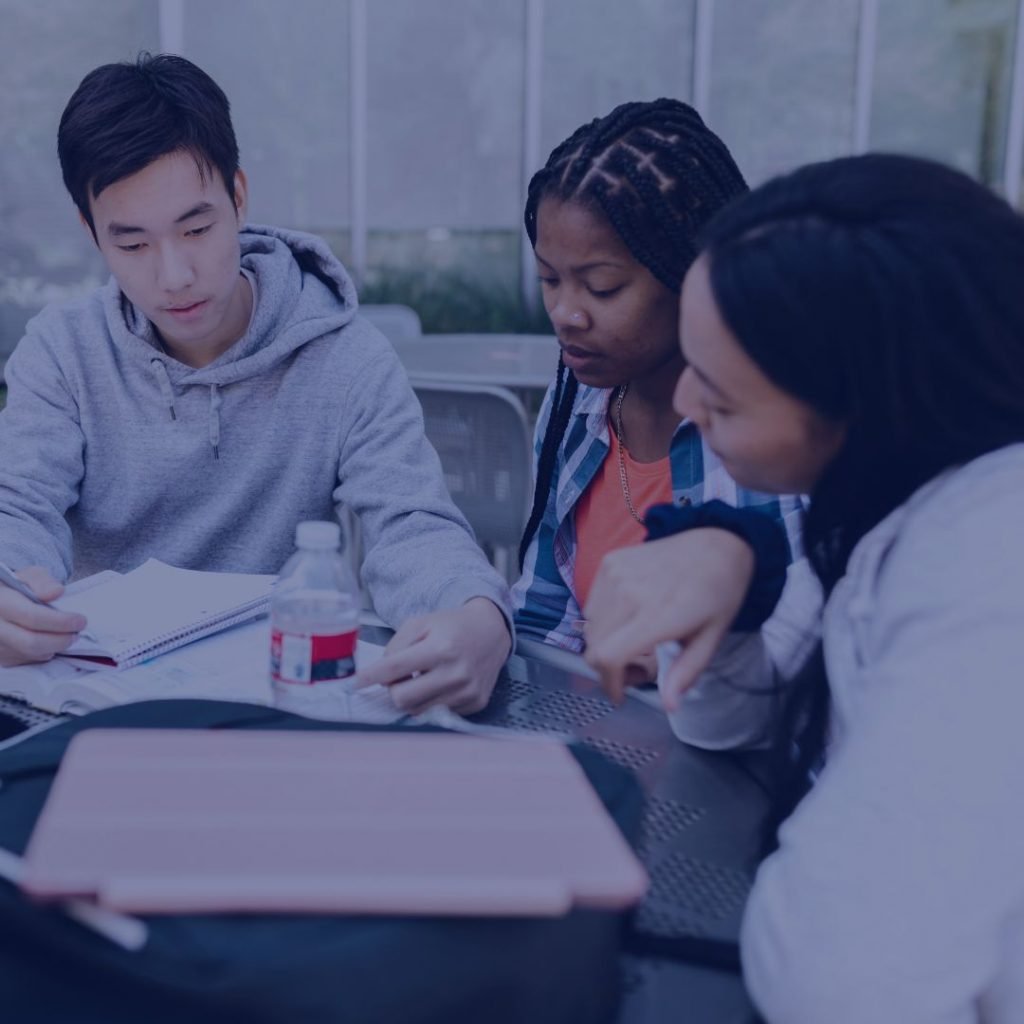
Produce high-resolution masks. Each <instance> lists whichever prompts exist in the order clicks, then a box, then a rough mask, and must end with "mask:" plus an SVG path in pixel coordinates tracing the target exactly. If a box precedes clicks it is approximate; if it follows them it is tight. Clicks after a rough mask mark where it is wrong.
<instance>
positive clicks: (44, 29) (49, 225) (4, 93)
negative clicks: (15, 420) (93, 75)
mask: <svg viewBox="0 0 1024 1024" xmlns="http://www.w3.org/2000/svg"><path fill="white" fill-rule="evenodd" d="M0 25H2V26H3V27H2V30H0V138H2V139H3V145H2V146H0V223H2V224H3V231H0V366H2V364H3V362H4V359H5V358H6V356H7V354H8V353H9V352H10V351H11V349H12V348H14V346H15V344H17V342H18V339H19V338H20V337H21V335H22V333H23V332H24V328H25V324H26V322H27V321H28V320H29V319H30V318H31V317H33V316H34V315H35V314H36V313H38V312H39V310H40V309H41V308H42V307H43V306H44V305H46V303H47V302H50V301H51V300H53V299H60V298H65V297H71V296H73V295H76V294H82V293H84V292H86V291H88V290H89V289H90V288H92V287H95V286H96V285H97V284H99V283H101V282H102V281H104V280H105V279H106V270H105V268H104V266H103V261H102V260H101V259H100V258H99V256H98V255H97V254H96V251H95V248H94V246H93V243H92V241H91V240H90V238H89V237H88V236H87V235H86V233H85V232H84V231H83V230H82V227H81V225H80V224H79V222H78V213H77V211H76V210H75V207H74V204H73V203H72V202H71V198H70V196H69V195H68V194H67V191H66V190H65V188H64V183H63V181H62V180H61V175H60V166H59V164H58V163H57V125H58V123H59V121H60V115H61V112H62V111H63V110H64V106H65V104H66V103H67V101H68V100H69V99H70V97H71V94H72V92H74V90H75V88H76V87H77V86H78V83H79V82H80V81H81V80H82V78H83V77H84V76H85V75H86V74H87V73H88V72H89V71H91V70H92V69H93V68H94V67H96V66H98V65H100V64H105V63H107V62H109V61H118V60H125V59H130V58H132V57H134V56H135V54H136V53H137V52H138V51H139V50H140V49H143V48H149V49H152V50H155V49H157V46H158V41H159V39H158V36H159V31H158V22H157V9H156V4H155V3H152V4H150V3H144V4H140V3H137V2H136V0H48V2H47V3H4V4H3V5H2V10H0ZM42 54H45V59H41V58H40V55H42Z"/></svg>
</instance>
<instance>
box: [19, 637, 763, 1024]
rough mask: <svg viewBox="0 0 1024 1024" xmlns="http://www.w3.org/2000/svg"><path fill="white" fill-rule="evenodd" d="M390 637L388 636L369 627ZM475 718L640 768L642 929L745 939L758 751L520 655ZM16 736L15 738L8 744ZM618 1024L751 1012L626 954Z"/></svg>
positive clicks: (677, 967)
mask: <svg viewBox="0 0 1024 1024" xmlns="http://www.w3.org/2000/svg"><path fill="white" fill-rule="evenodd" d="M362 635H363V636H364V637H365V638H366V639H368V640H370V641H373V642H377V643H380V642H383V641H384V640H386V638H387V633H386V632H385V631H383V630H381V629H379V628H376V627H364V629H363V633H362ZM0 714H5V715H7V716H10V717H12V718H16V719H18V720H19V721H21V722H22V723H24V728H25V729H31V728H33V727H38V726H39V725H41V724H43V723H47V722H55V721H57V719H56V718H55V717H54V716H52V715H49V714H47V713H46V712H41V711H36V710H35V709H32V708H29V707H28V706H26V705H25V704H23V703H21V702H17V701H12V700H9V699H7V698H3V697H0ZM474 720H476V721H480V722H485V723H488V724H493V725H502V726H506V727H509V728H515V729H522V730H528V731H530V730H538V731H541V730H543V731H558V732H561V733H568V734H571V735H572V736H573V737H574V738H575V739H577V740H579V741H581V742H582V743H584V744H586V745H587V746H590V747H592V748H593V749H595V750H598V751H600V752H601V753H602V754H604V755H606V756H607V757H608V758H610V759H611V760H612V761H615V762H617V763H618V764H621V765H623V766H624V767H626V768H628V769H630V770H631V771H632V772H634V773H635V775H636V777H637V779H638V780H639V782H640V784H641V786H642V788H643V790H644V792H645V794H646V796H647V807H646V814H645V818H644V822H643V829H642V834H641V842H640V850H639V852H640V856H641V859H642V860H643V862H644V864H645V866H646V867H647V870H648V872H649V874H650V878H651V886H650V889H649V891H648V894H647V896H646V898H645V900H644V902H643V903H642V904H641V906H640V908H639V910H638V912H637V924H638V926H639V927H640V928H641V929H643V930H644V931H646V932H649V933H654V934H657V935H663V936H668V937H672V936H708V937H712V938H721V939H735V938H736V936H737V934H738V931H739V924H740V919H741V916H742V912H743V906H744V903H745V901H746V898H747V893H748V891H749V888H750V884H751V881H752V865H753V862H754V851H755V849H756V842H757V829H758V825H759V822H760V818H761V815H762V812H763V810H764V807H765V804H766V797H765V793H764V790H763V784H762V782H761V779H760V777H759V771H761V769H762V768H763V764H762V763H761V761H760V759H759V758H758V757H757V756H756V755H750V754H747V755H742V754H735V753H710V752H707V751H698V750H694V749H693V748H690V747H687V746H685V745H684V744H682V743H680V742H679V741H678V740H677V739H676V738H675V736H673V734H672V732H671V730H670V729H669V726H668V723H667V721H666V719H665V716H664V715H663V714H662V713H661V712H660V710H658V709H657V708H656V707H652V706H651V705H649V704H647V703H644V702H642V701H640V700H635V699H627V700H626V701H625V702H624V704H623V705H622V706H621V707H618V708H615V707H613V706H612V705H611V704H610V703H609V702H608V701H607V700H605V699H604V697H603V696H602V695H601V693H600V691H599V690H598V689H597V686H596V684H595V683H594V682H592V681H591V680H589V679H586V678H583V677H582V676H577V675H574V674H572V673H571V672H568V671H564V670H563V669H560V668H556V667H553V666H551V665H548V664H545V663H542V662H539V661H536V660H533V659H529V658H523V657H520V656H518V655H517V656H514V657H512V658H511V659H510V660H509V663H508V666H507V667H506V668H505V669H504V670H503V672H502V675H501V678H500V679H499V681H498V685H497V687H496V689H495V694H494V697H493V699H492V700H491V703H490V705H489V706H488V708H487V709H486V711H484V712H483V713H481V714H480V715H477V716H474ZM6 742H7V743H11V742H17V740H16V739H9V740H7V741H6ZM621 969H622V972H623V974H622V980H623V993H624V998H623V1005H622V1009H621V1012H620V1015H619V1018H618V1020H619V1024H662V1022H665V1024H668V1022H672V1024H749V1021H750V1020H751V1019H752V1015H753V1011H752V1008H751V1005H750V1002H749V1000H748V999H747V996H746V994H745V992H744V989H743V985H742V982H741V981H740V979H739V978H738V977H736V976H734V975H730V974H726V973H722V972H718V971H714V970H710V969H703V968H698V967H691V966H687V965H684V964H679V963H675V962H670V961H661V960H654V959H647V958H638V957H629V956H624V957H623V958H622V961H621Z"/></svg>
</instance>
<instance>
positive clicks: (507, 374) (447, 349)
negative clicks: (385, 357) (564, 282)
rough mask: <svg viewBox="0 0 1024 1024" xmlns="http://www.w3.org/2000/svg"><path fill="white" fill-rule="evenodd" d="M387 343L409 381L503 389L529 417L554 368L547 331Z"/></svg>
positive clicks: (555, 347) (534, 412)
mask: <svg viewBox="0 0 1024 1024" xmlns="http://www.w3.org/2000/svg"><path fill="white" fill-rule="evenodd" d="M392 344H393V345H394V347H395V351H396V352H397V353H398V357H399V359H401V360H402V365H403V366H404V367H405V369H406V372H407V373H408V374H409V376H410V377H411V378H412V379H413V381H414V382H415V381H417V380H422V381H426V382H435V383H447V384H488V385H492V386H497V387H504V388H508V389H509V390H510V391H514V392H515V393H516V394H517V395H518V397H519V399H520V400H521V401H522V403H523V405H524V406H525V407H526V410H527V413H528V414H529V415H530V417H531V419H535V418H536V415H537V412H538V411H539V409H540V404H541V400H542V399H543V398H544V392H545V391H546V390H547V388H548V385H549V384H550V383H551V382H552V381H553V380H554V379H555V371H556V370H557V368H558V342H557V341H556V340H555V339H554V337H552V336H550V335H547V334H424V335H423V336H422V337H421V338H413V339H405V340H402V341H394V342H392Z"/></svg>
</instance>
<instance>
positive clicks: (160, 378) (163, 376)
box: [149, 358, 224, 459]
mask: <svg viewBox="0 0 1024 1024" xmlns="http://www.w3.org/2000/svg"><path fill="white" fill-rule="evenodd" d="M149 364H150V366H152V367H153V369H154V372H155V373H156V381H157V384H159V385H160V394H162V395H163V397H164V401H165V402H166V403H167V408H168V409H169V410H170V413H171V419H172V420H176V419H177V418H178V414H177V413H176V412H175V411H174V388H173V387H172V385H171V375H170V374H169V373H168V372H167V367H166V365H165V364H164V361H163V360H162V359H156V358H154V359H151V360H150V361H149ZM223 402H224V399H223V398H222V397H221V393H220V389H219V388H218V386H217V385H216V384H211V385H210V447H211V448H212V449H213V457H214V458H215V459H219V458H220V407H221V405H222V404H223Z"/></svg>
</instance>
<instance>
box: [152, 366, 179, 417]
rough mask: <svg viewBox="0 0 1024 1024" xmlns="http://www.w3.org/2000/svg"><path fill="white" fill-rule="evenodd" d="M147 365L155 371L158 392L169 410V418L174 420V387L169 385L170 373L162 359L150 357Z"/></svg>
mask: <svg viewBox="0 0 1024 1024" xmlns="http://www.w3.org/2000/svg"><path fill="white" fill-rule="evenodd" d="M149 365H150V366H152V367H153V368H154V370H155V371H156V382H157V384H158V385H159V386H160V394H162V395H163V396H164V401H165V402H166V403H167V408H168V409H170V411H171V419H172V420H176V419H177V418H178V417H177V414H176V413H175V411H174V388H172V387H171V375H170V374H169V373H168V372H167V367H166V366H165V365H164V361H163V360H162V359H156V358H153V359H150V361H149Z"/></svg>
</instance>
